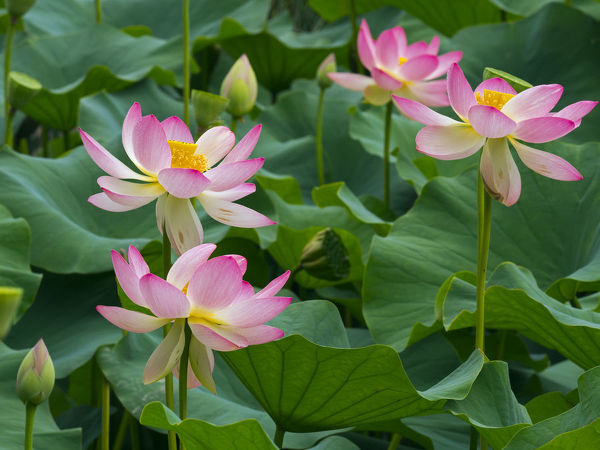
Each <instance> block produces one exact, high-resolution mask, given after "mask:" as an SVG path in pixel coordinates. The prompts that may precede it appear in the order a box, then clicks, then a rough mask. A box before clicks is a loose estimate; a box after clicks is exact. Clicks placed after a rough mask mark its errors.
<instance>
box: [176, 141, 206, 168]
mask: <svg viewBox="0 0 600 450" xmlns="http://www.w3.org/2000/svg"><path fill="white" fill-rule="evenodd" d="M168 143H169V148H170V149H171V167H173V168H177V169H195V170H199V171H200V172H204V171H206V170H208V169H209V166H208V159H206V156H204V155H203V154H202V153H196V150H197V148H198V146H197V145H196V144H190V143H187V142H179V141H168Z"/></svg>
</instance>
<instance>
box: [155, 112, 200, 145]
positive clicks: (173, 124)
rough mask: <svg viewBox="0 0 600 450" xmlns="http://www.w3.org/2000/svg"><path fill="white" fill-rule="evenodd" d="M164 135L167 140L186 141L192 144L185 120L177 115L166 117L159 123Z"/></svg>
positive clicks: (192, 140)
mask: <svg viewBox="0 0 600 450" xmlns="http://www.w3.org/2000/svg"><path fill="white" fill-rule="evenodd" d="M160 124H161V125H162V129H163V131H164V132H165V136H166V137H167V140H169V141H179V142H187V143H189V144H192V143H193V142H194V137H193V136H192V133H190V129H189V128H188V127H187V125H186V124H185V122H184V121H183V120H181V119H180V118H179V117H177V116H171V117H167V118H166V119H165V120H163V121H162V122H161V123H160Z"/></svg>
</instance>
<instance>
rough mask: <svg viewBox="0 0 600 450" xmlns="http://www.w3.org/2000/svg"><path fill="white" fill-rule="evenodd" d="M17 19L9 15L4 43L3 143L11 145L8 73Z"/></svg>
mask: <svg viewBox="0 0 600 450" xmlns="http://www.w3.org/2000/svg"><path fill="white" fill-rule="evenodd" d="M16 21H17V19H15V18H14V17H10V18H9V20H8V28H7V29H6V43H5V44H4V117H5V119H6V123H5V128H4V143H5V144H9V145H12V128H11V126H12V125H11V120H9V118H8V115H9V112H10V104H9V103H8V74H9V73H10V59H11V53H12V41H13V36H14V34H15V23H16Z"/></svg>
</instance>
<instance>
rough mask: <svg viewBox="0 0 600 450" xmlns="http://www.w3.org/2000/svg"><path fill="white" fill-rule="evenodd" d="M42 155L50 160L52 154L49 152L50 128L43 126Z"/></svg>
mask: <svg viewBox="0 0 600 450" xmlns="http://www.w3.org/2000/svg"><path fill="white" fill-rule="evenodd" d="M42 155H43V156H44V158H48V156H49V155H50V152H49V150H48V127H47V126H46V125H42Z"/></svg>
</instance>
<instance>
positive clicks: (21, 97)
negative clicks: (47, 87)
mask: <svg viewBox="0 0 600 450" xmlns="http://www.w3.org/2000/svg"><path fill="white" fill-rule="evenodd" d="M41 90H42V85H41V83H40V82H39V81H38V80H36V79H35V78H32V77H30V76H29V75H26V74H24V73H21V72H10V74H9V75H8V103H10V105H11V106H12V107H14V108H17V109H19V108H21V107H23V106H25V105H26V104H27V103H28V102H29V101H30V100H31V99H33V97H35V96H36V95H37V94H38V92H40V91H41Z"/></svg>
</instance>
